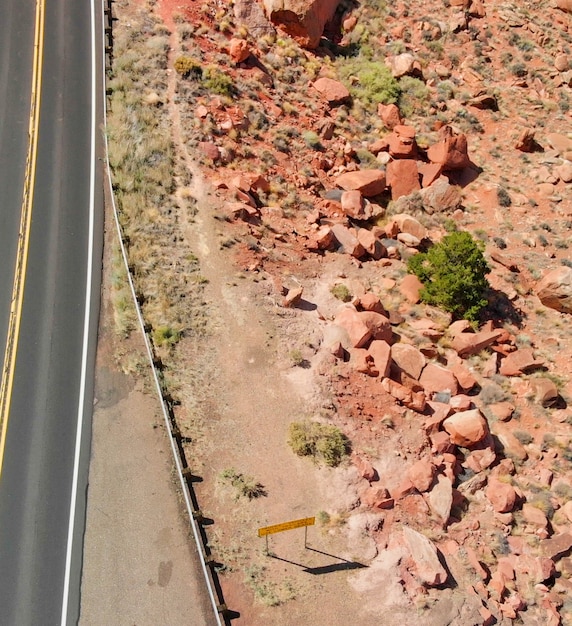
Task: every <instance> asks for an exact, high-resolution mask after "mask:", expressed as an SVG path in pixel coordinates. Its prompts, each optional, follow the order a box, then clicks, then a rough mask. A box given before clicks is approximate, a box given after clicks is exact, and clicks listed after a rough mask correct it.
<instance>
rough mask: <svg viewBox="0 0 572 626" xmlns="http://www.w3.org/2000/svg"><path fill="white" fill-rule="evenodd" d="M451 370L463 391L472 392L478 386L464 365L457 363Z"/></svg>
mask: <svg viewBox="0 0 572 626" xmlns="http://www.w3.org/2000/svg"><path fill="white" fill-rule="evenodd" d="M450 369H451V372H452V373H453V376H454V377H455V378H456V379H457V382H458V383H459V386H460V387H461V389H462V390H463V391H470V390H471V389H472V388H473V387H474V386H475V385H476V384H477V379H476V378H475V377H474V376H473V374H472V373H471V371H470V370H469V368H468V367H466V366H465V365H463V364H462V363H455V364H454V365H452V366H451V367H450Z"/></svg>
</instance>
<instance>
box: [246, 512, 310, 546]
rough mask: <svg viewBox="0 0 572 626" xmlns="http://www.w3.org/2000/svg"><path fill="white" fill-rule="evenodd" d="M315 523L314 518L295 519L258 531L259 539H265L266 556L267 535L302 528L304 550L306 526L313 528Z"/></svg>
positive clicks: (306, 543) (306, 540)
mask: <svg viewBox="0 0 572 626" xmlns="http://www.w3.org/2000/svg"><path fill="white" fill-rule="evenodd" d="M315 523H316V518H315V517H304V518H302V519H295V520H292V521H290V522H283V523H282V524H274V526H265V527H264V528H259V529H258V536H259V537H266V554H268V535H274V534H275V533H282V532H284V531H286V530H294V529H295V528H302V527H304V548H305V547H306V546H307V545H308V526H313V525H314V524H315Z"/></svg>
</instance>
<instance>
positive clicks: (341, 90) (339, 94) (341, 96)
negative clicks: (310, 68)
mask: <svg viewBox="0 0 572 626" xmlns="http://www.w3.org/2000/svg"><path fill="white" fill-rule="evenodd" d="M312 87H314V89H315V90H316V91H317V92H318V93H319V94H320V95H321V96H322V98H324V99H325V100H327V101H328V103H329V104H330V105H332V106H335V105H338V104H343V103H344V102H347V101H348V100H349V99H350V92H349V91H348V89H347V87H346V86H345V85H343V84H342V83H340V82H339V81H337V80H333V79H332V78H326V77H324V76H323V77H321V78H318V79H317V80H316V81H315V82H314V83H312Z"/></svg>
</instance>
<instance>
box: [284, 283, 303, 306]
mask: <svg viewBox="0 0 572 626" xmlns="http://www.w3.org/2000/svg"><path fill="white" fill-rule="evenodd" d="M303 293H304V289H303V287H296V288H295V289H290V290H289V291H288V293H287V294H286V295H285V296H284V300H283V301H282V306H284V307H286V308H290V307H293V306H296V305H297V304H298V302H300V300H301V298H302V294H303Z"/></svg>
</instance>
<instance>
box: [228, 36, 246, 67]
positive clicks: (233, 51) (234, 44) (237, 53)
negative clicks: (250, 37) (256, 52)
mask: <svg viewBox="0 0 572 626" xmlns="http://www.w3.org/2000/svg"><path fill="white" fill-rule="evenodd" d="M228 54H229V55H230V58H231V59H232V60H233V61H234V62H235V63H242V62H243V61H246V59H248V57H249V56H250V46H249V45H248V42H247V41H245V40H244V39H234V38H233V39H231V40H230V42H229V44H228Z"/></svg>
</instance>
